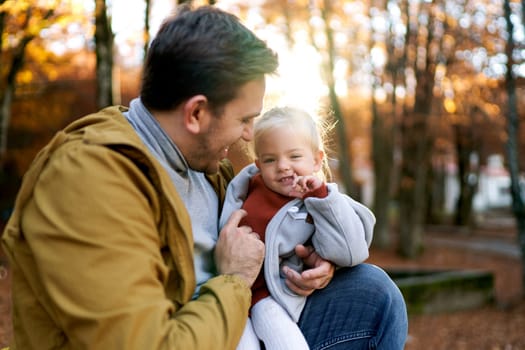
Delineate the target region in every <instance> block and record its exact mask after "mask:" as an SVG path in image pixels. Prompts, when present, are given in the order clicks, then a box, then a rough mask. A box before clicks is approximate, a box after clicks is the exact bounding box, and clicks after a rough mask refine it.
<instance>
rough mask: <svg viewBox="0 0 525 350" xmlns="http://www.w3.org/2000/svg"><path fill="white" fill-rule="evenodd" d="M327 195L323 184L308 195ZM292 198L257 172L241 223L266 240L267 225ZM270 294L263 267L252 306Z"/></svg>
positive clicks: (255, 287)
mask: <svg viewBox="0 0 525 350" xmlns="http://www.w3.org/2000/svg"><path fill="white" fill-rule="evenodd" d="M327 195H328V189H327V187H326V186H321V187H320V188H319V189H318V190H316V191H313V192H311V193H309V194H308V195H307V196H308V197H312V196H314V197H320V198H322V197H326V196H327ZM292 199H294V198H293V197H288V196H283V195H282V194H279V193H277V192H274V191H272V190H270V189H269V188H268V187H266V185H265V184H264V182H263V180H262V177H261V174H257V175H255V176H254V177H252V178H251V179H250V185H249V188H248V193H247V196H246V200H245V201H244V204H243V206H242V208H243V209H244V210H246V211H247V212H248V215H246V216H245V217H244V218H243V219H242V221H241V223H240V225H247V226H250V227H251V228H252V230H253V231H254V232H257V233H258V234H259V236H260V237H261V240H262V241H263V242H264V241H265V232H266V226H267V225H268V223H269V222H270V220H271V219H272V218H273V216H274V215H275V214H276V213H277V211H279V209H280V208H281V207H283V206H284V205H285V204H286V203H288V202H289V201H291V200H292ZM269 295H270V292H269V291H268V287H267V286H266V281H265V280H264V268H261V271H260V272H259V275H258V276H257V279H256V280H255V282H254V284H253V286H252V306H253V305H255V304H256V303H257V302H258V301H259V300H261V299H263V298H265V297H267V296H269Z"/></svg>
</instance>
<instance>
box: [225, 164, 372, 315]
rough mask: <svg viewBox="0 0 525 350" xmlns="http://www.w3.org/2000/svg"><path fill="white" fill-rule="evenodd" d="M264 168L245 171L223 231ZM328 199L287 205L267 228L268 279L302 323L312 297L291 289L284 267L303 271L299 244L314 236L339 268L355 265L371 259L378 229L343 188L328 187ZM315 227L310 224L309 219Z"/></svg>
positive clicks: (230, 192)
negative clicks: (297, 250)
mask: <svg viewBox="0 0 525 350" xmlns="http://www.w3.org/2000/svg"><path fill="white" fill-rule="evenodd" d="M258 172H259V169H258V168H257V167H256V166H255V165H254V164H250V165H248V166H246V167H245V168H244V169H242V170H241V171H240V172H239V174H237V175H236V176H235V178H234V179H233V180H232V181H231V182H230V184H229V185H228V189H227V191H226V199H225V202H224V207H223V211H222V214H221V218H220V227H221V228H222V227H223V226H224V224H225V223H226V221H227V220H228V218H229V217H230V215H231V214H232V212H233V211H234V210H236V209H240V208H241V207H242V204H243V203H244V200H245V198H246V194H247V192H248V186H249V182H250V178H251V177H252V176H254V175H255V174H257V173H258ZM327 187H328V196H327V197H325V198H315V197H309V198H306V199H305V200H304V201H303V200H301V199H297V198H296V199H292V200H290V202H288V203H287V204H286V205H284V206H283V207H282V208H281V209H280V210H279V211H278V212H277V213H276V214H275V216H274V217H273V218H272V220H271V221H270V222H269V224H268V226H267V227H266V233H265V244H266V257H265V263H264V276H265V280H266V284H267V285H268V289H269V291H270V294H271V295H272V296H273V298H274V299H275V300H276V301H277V302H278V303H279V304H281V305H282V306H283V307H284V308H285V309H286V310H287V311H288V313H289V314H290V316H291V317H292V319H293V320H294V321H295V322H297V321H298V319H299V316H300V315H301V312H302V310H303V307H304V304H305V302H306V298H305V297H303V296H300V295H297V294H295V293H294V292H292V291H291V290H290V289H288V287H287V286H286V284H285V276H284V275H282V273H281V270H282V266H284V265H287V266H289V267H291V268H293V269H294V270H296V271H302V270H303V266H302V261H301V259H299V258H298V257H297V256H296V255H295V253H294V248H295V246H296V245H297V244H303V243H305V242H306V241H307V240H308V239H309V238H310V237H311V238H312V243H313V246H314V248H315V250H316V252H317V253H318V254H319V255H320V256H321V257H323V258H324V259H326V260H329V261H332V262H333V263H335V264H336V265H337V266H354V265H357V264H360V263H362V262H363V261H365V260H366V259H367V258H368V248H369V247H370V243H371V242H372V235H373V228H374V224H375V217H374V214H373V213H372V212H371V211H370V210H369V209H368V208H367V207H365V206H364V205H362V204H360V203H358V202H356V201H355V200H353V199H352V198H350V197H349V196H347V195H345V194H343V193H341V192H339V191H338V188H337V185H336V184H334V183H328V184H327ZM308 214H310V216H311V217H312V219H313V222H314V224H310V223H308V222H307V221H306V218H307V215H308Z"/></svg>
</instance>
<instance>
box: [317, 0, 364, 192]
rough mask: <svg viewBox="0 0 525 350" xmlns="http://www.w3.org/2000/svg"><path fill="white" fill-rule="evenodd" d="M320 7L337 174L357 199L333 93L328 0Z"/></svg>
mask: <svg viewBox="0 0 525 350" xmlns="http://www.w3.org/2000/svg"><path fill="white" fill-rule="evenodd" d="M323 5H324V6H322V8H321V16H322V18H323V21H324V23H325V26H324V28H325V35H326V41H327V44H328V48H327V51H328V62H327V63H326V68H325V76H326V83H327V85H328V93H329V97H330V105H331V106H332V109H333V112H334V117H335V119H336V120H337V125H336V129H337V141H338V144H339V147H338V154H339V169H338V170H339V174H340V176H341V180H342V182H343V186H344V189H345V192H346V193H347V194H349V195H351V196H353V197H355V198H356V199H359V193H357V191H356V189H355V188H354V184H353V177H352V155H351V154H350V150H349V146H348V134H347V132H346V122H345V118H344V116H343V113H342V111H341V106H340V104H339V100H338V98H337V94H336V93H335V82H334V73H333V71H334V61H335V59H334V54H335V46H334V38H333V33H332V29H331V28H330V20H329V18H330V11H331V7H330V0H325V1H324V2H323Z"/></svg>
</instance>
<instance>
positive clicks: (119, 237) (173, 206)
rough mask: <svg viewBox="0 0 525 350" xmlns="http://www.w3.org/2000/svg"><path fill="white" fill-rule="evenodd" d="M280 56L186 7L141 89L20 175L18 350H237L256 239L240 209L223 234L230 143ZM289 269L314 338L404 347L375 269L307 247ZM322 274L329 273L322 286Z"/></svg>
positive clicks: (11, 249) (399, 308) (14, 232)
mask: <svg viewBox="0 0 525 350" xmlns="http://www.w3.org/2000/svg"><path fill="white" fill-rule="evenodd" d="M276 68H277V58H276V55H275V54H274V53H273V52H272V51H271V50H270V49H268V47H267V46H266V45H265V44H264V43H263V42H262V41H261V40H259V39H258V38H257V37H255V36H254V35H253V33H251V32H250V31H249V30H248V29H246V28H245V27H244V26H242V25H241V24H240V23H239V21H238V20H237V19H236V18H235V17H234V16H232V15H230V14H227V13H225V12H222V11H220V10H218V9H215V8H213V7H202V8H199V9H196V10H190V9H189V8H184V9H182V10H181V11H179V13H178V15H177V16H176V17H174V18H170V19H168V20H167V21H166V22H165V23H164V24H163V25H162V27H161V28H160V30H159V32H158V34H157V36H156V38H155V40H154V41H153V42H152V45H151V48H150V50H149V53H148V58H147V60H146V62H145V66H144V72H143V81H142V89H141V94H140V99H136V100H134V101H132V103H131V104H130V108H129V109H127V108H124V107H110V108H107V109H104V110H102V111H100V112H98V113H96V114H93V115H90V116H87V117H84V118H81V119H79V120H77V121H76V122H74V123H72V124H71V125H69V126H68V127H66V128H65V129H64V130H63V131H61V132H59V133H57V135H56V136H55V137H54V138H53V140H52V141H51V142H50V143H49V144H48V145H47V146H46V147H45V148H44V149H43V150H42V151H41V152H40V153H39V154H38V156H37V157H36V159H35V161H34V162H33V164H32V166H31V168H30V169H29V171H28V172H27V173H26V175H25V177H24V181H23V184H22V186H21V188H20V191H19V194H18V197H17V200H16V203H15V210H14V212H13V214H12V216H11V218H10V220H9V222H8V224H7V226H6V229H5V231H4V234H3V237H2V243H3V247H4V249H5V251H6V252H7V253H8V255H9V258H10V261H11V267H12V271H13V280H12V285H13V293H12V295H13V321H14V342H13V345H12V349H14V348H16V349H23V350H29V349H185V350H188V349H235V347H236V346H237V342H238V341H239V338H240V336H241V333H242V331H243V328H244V325H245V322H246V318H247V314H248V308H249V305H250V297H251V293H250V286H251V285H252V283H253V281H254V280H255V278H256V276H257V274H258V272H259V270H260V267H261V264H262V260H263V256H264V244H263V243H262V242H261V241H260V240H259V239H258V235H257V233H254V232H252V230H251V228H249V227H246V226H240V227H239V222H240V220H241V219H242V217H243V216H244V215H245V212H243V211H241V210H239V211H237V212H234V214H233V215H232V216H231V218H230V220H229V221H228V223H227V224H226V226H225V227H224V228H223V229H222V230H221V232H220V234H218V232H217V230H218V229H217V225H218V216H219V213H220V210H221V203H222V200H223V197H224V191H225V188H226V185H227V183H228V181H229V180H230V179H231V178H232V176H233V171H232V167H231V164H230V163H229V162H227V161H225V160H222V159H223V158H225V157H226V156H227V154H228V148H229V147H230V146H231V145H232V144H234V143H235V142H237V141H238V140H240V139H243V140H245V141H250V140H251V138H252V136H253V135H252V126H253V119H254V118H255V117H256V116H257V115H259V113H260V112H261V109H262V100H263V96H264V91H265V76H266V75H267V74H272V73H273V72H275V70H276ZM297 253H298V254H299V255H300V256H302V257H304V258H305V263H306V264H307V265H308V266H311V267H312V268H311V269H310V270H307V271H305V272H303V275H298V274H294V273H293V272H291V271H287V273H288V274H289V276H288V278H289V280H288V282H289V283H288V284H289V287H290V288H291V289H292V290H293V291H295V292H297V293H299V294H301V295H309V297H308V302H307V305H306V307H305V310H304V312H303V316H302V318H301V319H300V321H299V325H300V327H301V330H302V331H303V332H304V334H305V338H306V339H307V341H308V342H309V344H310V346H311V347H312V348H323V347H327V346H331V349H337V348H338V347H339V348H341V349H342V348H345V349H348V348H355V349H361V348H362V349H365V348H366V349H368V348H373V347H374V346H376V347H378V348H383V349H401V348H402V347H403V344H404V341H405V338H406V332H407V321H406V308H405V305H404V303H403V299H402V297H401V294H400V293H399V290H398V289H397V288H396V287H395V285H394V284H393V283H392V281H391V280H390V279H389V278H388V277H387V275H386V274H385V273H384V272H383V271H381V270H380V269H378V268H375V267H373V266H370V265H362V266H360V267H356V268H352V269H340V270H338V271H337V272H336V273H335V274H334V267H333V266H332V264H331V263H329V262H327V261H323V260H322V259H320V258H319V256H318V255H317V254H316V253H315V252H313V251H312V250H311V248H308V247H303V246H298V247H297ZM329 282H330V283H329Z"/></svg>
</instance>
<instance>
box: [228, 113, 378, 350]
mask: <svg viewBox="0 0 525 350" xmlns="http://www.w3.org/2000/svg"><path fill="white" fill-rule="evenodd" d="M321 136H322V130H321V129H320V124H318V123H317V122H316V121H315V120H314V119H313V118H312V117H311V116H310V115H309V114H307V113H305V112H304V111H302V110H300V109H296V108H290V107H284V108H274V109H271V110H269V111H268V112H266V113H265V114H264V115H263V116H262V117H260V118H259V119H258V120H256V121H255V125H254V150H255V158H256V160H255V164H250V165H248V166H247V167H245V168H244V169H243V170H241V172H240V173H239V174H238V175H237V176H236V177H235V178H234V179H233V180H232V182H231V183H230V185H229V187H228V190H227V193H226V200H225V203H224V208H223V212H222V214H221V220H220V226H221V227H222V226H223V225H224V223H225V221H226V219H227V218H229V217H230V215H231V213H232V211H234V210H236V209H239V208H243V209H245V210H246V211H247V213H248V214H247V215H246V217H245V218H244V219H243V221H242V222H241V225H247V226H250V227H251V228H252V229H253V231H254V232H257V233H258V234H259V235H260V236H261V239H262V240H263V242H265V245H266V256H265V261H264V267H263V269H262V270H261V273H260V274H259V276H258V277H257V280H256V281H255V283H254V285H253V286H252V308H251V310H250V318H249V319H248V322H247V324H246V328H245V331H244V334H243V336H242V338H241V341H240V343H239V346H238V347H237V350H240V349H242V350H245V349H259V348H260V346H259V339H260V340H261V341H262V342H263V343H264V345H265V348H266V349H267V350H278V349H294V350H297V349H308V344H307V343H306V340H305V339H304V337H303V335H302V333H301V331H300V329H299V327H298V326H297V324H296V322H297V321H298V320H299V316H300V315H301V312H302V309H303V307H304V305H305V302H306V297H304V296H300V295H297V294H295V293H294V292H292V291H291V290H290V289H288V287H287V286H286V284H285V277H284V275H282V271H281V270H282V269H283V267H284V266H288V267H289V268H293V269H294V270H296V271H298V272H299V273H300V272H301V271H302V270H303V265H302V264H303V263H302V260H301V259H300V258H299V257H298V256H296V255H295V251H294V249H295V247H296V245H298V244H307V245H313V247H314V248H315V250H316V252H317V253H318V254H319V255H320V256H321V257H323V258H324V259H326V260H330V261H332V262H333V263H334V264H336V265H337V266H354V265H357V264H359V263H361V262H363V261H364V260H366V259H367V258H368V248H369V246H370V243H371V240H372V230H373V226H374V224H375V217H374V215H373V214H372V212H371V211H370V210H369V209H368V208H366V207H365V206H363V205H362V204H360V203H358V202H356V201H354V200H353V199H351V198H350V197H348V196H347V195H345V194H342V193H340V192H339V191H338V189H337V185H336V184H333V183H326V182H325V175H324V173H323V170H325V169H327V167H326V158H325V154H324V147H323V140H322V137H321ZM325 171H326V170H325Z"/></svg>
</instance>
